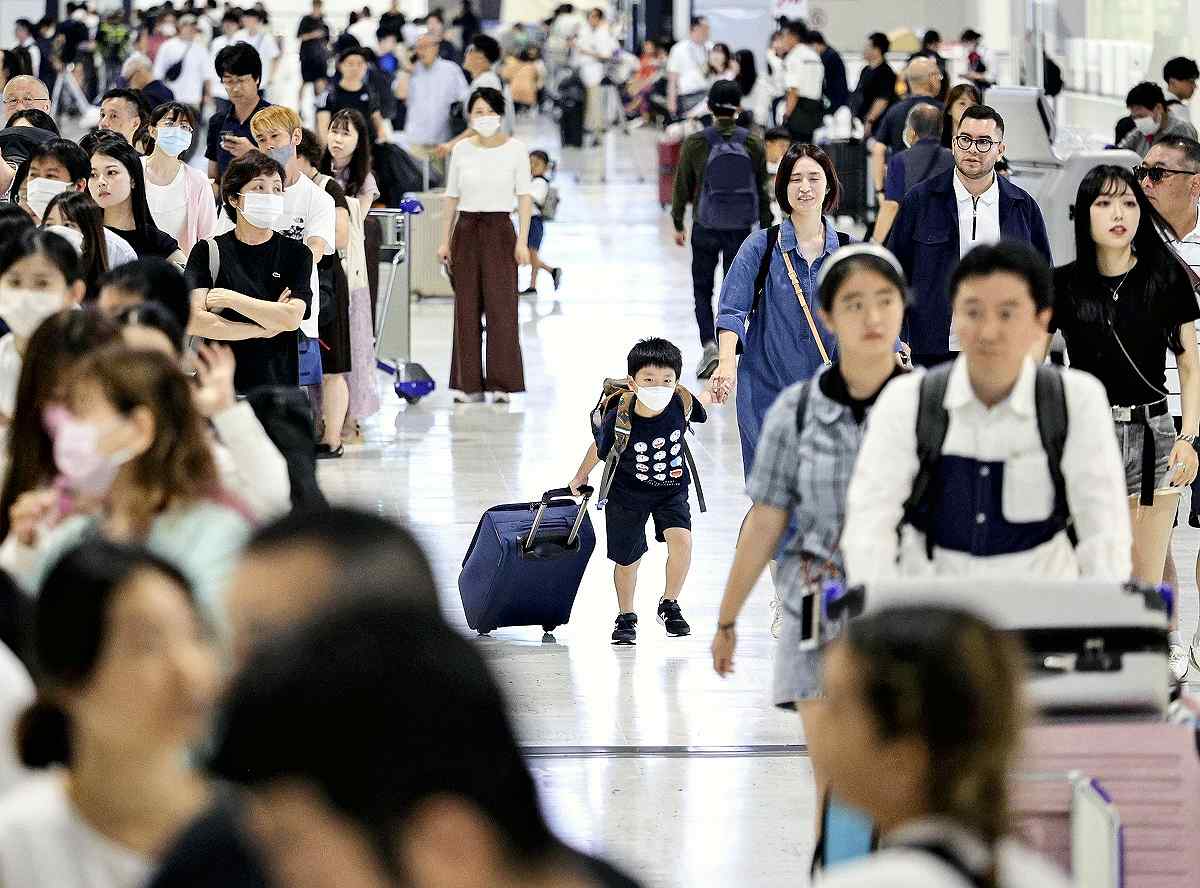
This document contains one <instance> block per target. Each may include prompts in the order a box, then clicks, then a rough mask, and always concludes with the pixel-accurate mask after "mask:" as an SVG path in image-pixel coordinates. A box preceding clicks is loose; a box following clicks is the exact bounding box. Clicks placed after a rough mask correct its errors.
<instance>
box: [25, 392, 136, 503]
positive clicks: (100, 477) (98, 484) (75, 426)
mask: <svg viewBox="0 0 1200 888" xmlns="http://www.w3.org/2000/svg"><path fill="white" fill-rule="evenodd" d="M42 421H43V423H44V424H45V426H46V431H47V432H49V433H50V437H51V438H52V439H53V440H54V465H55V467H56V468H57V469H58V472H59V476H60V477H61V479H62V480H63V481H64V482H65V484H66V486H67V487H68V488H70V489H71V490H72V491H73V492H74V493H77V494H82V495H84V496H93V497H100V496H104V495H105V494H107V493H108V491H109V490H110V489H111V488H112V485H113V482H114V481H115V480H116V479H117V473H118V472H119V471H120V470H121V466H123V465H125V463H127V462H129V461H130V460H131V459H133V458H134V457H135V456H136V455H137V454H136V453H134V452H133V451H132V450H130V449H129V448H125V449H122V450H118V451H117V452H116V453H111V454H109V453H104V452H103V451H102V450H101V449H100V436H101V434H102V433H103V430H102V429H100V428H99V427H98V426H96V425H95V424H94V423H90V422H84V421H83V420H80V419H77V418H76V417H75V416H74V415H73V414H72V413H71V412H70V411H69V410H67V409H66V408H65V407H61V406H57V405H56V406H52V407H47V408H46V411H45V414H44V416H43V419H42Z"/></svg>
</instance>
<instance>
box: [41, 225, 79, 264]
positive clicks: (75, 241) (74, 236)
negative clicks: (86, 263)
mask: <svg viewBox="0 0 1200 888" xmlns="http://www.w3.org/2000/svg"><path fill="white" fill-rule="evenodd" d="M42 230H43V231H52V232H54V233H55V234H57V235H58V236H59V237H61V238H62V239H63V240H65V241H66V242H67V243H69V244H70V245H71V246H73V247H74V248H75V252H76V253H78V254H79V255H80V257H82V256H83V234H82V233H81V232H78V231H76V230H75V229H74V228H69V227H68V226H66V225H47V226H46V227H45V228H43V229H42Z"/></svg>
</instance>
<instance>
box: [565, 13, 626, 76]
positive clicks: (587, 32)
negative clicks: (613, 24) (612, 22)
mask: <svg viewBox="0 0 1200 888" xmlns="http://www.w3.org/2000/svg"><path fill="white" fill-rule="evenodd" d="M575 45H576V48H577V49H578V50H580V54H579V77H580V79H581V80H583V85H584V86H599V85H600V81H601V80H603V79H604V60H607V59H610V58H612V55H613V53H615V52H616V51H617V48H618V45H617V41H616V40H614V39H613V36H612V31H610V30H609V29H608V25H606V24H605V23H604V22H601V23H600V26H599V27H598V28H593V27H591V26H590V25H588V26H587V27H585V28H584V29H583V31H581V32H580V34H579V39H578V41H577V42H576V44H575ZM584 50H586V51H587V52H594V53H597V54H599V55H601V56H603V58H604V60H601V59H598V58H595V57H593V56H590V55H585V54H584V53H583V51H584Z"/></svg>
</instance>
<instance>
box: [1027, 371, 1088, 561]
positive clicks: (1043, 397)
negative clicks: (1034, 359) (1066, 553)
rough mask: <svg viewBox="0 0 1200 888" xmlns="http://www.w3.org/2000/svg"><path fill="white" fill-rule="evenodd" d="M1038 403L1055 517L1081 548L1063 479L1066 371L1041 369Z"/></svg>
mask: <svg viewBox="0 0 1200 888" xmlns="http://www.w3.org/2000/svg"><path fill="white" fill-rule="evenodd" d="M1034 402H1035V407H1036V409H1037V423H1038V435H1039V436H1040V437H1041V439H1042V449H1043V450H1045V451H1046V463H1047V465H1048V466H1049V468H1050V480H1051V481H1052V482H1053V483H1054V517H1055V519H1056V520H1057V521H1060V522H1061V523H1062V525H1063V529H1064V530H1066V532H1067V538H1068V539H1069V540H1070V541H1071V545H1072V546H1077V545H1079V535H1078V534H1077V533H1076V531H1075V519H1074V518H1073V517H1072V515H1071V507H1070V503H1069V502H1068V501H1067V482H1066V479H1065V478H1064V477H1063V471H1062V458H1063V451H1064V450H1065V449H1066V445H1067V426H1068V421H1067V420H1068V417H1067V392H1066V388H1065V386H1064V384H1063V377H1062V371H1060V370H1059V369H1058V368H1057V367H1052V366H1044V365H1043V366H1040V367H1038V368H1037V377H1036V379H1035V381H1034Z"/></svg>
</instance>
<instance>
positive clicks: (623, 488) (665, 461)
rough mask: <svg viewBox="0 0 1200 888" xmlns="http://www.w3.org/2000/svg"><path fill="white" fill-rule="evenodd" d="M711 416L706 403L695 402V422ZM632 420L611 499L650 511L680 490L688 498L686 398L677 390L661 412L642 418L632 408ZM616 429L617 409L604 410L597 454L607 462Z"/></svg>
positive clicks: (689, 479)
mask: <svg viewBox="0 0 1200 888" xmlns="http://www.w3.org/2000/svg"><path fill="white" fill-rule="evenodd" d="M706 419H708V414H707V413H705V412H704V406H703V405H702V404H701V403H700V402H699V401H696V402H695V403H694V404H693V406H692V422H704V421H705V420H706ZM629 422H630V425H631V426H632V431H631V432H630V435H629V446H628V447H626V448H625V452H624V453H623V454H621V461H620V462H618V463H617V472H616V475H615V477H614V478H613V483H612V489H611V490H610V491H609V494H608V496H609V499H611V500H612V501H613V502H616V503H618V504H619V505H622V506H624V507H625V508H627V509H638V510H641V509H646V510H649V509H651V508H653V507H654V506H655V505H657V504H658V503H661V502H662V501H663V500H664V499H667V498H670V497H672V496H675V495H677V494H679V493H680V492H682V493H683V495H684V497H686V496H687V485H688V482H690V481H691V476H690V473H689V472H688V467H687V462H686V461H685V460H684V458H683V435H684V432H685V431H687V429H686V425H687V423H686V422H685V419H684V415H683V399H682V398H680V397H679V395H678V394H676V395H675V397H673V398H672V399H671V403H670V404H668V405H667V407H666V409H665V410H663V412H662V413H660V414H658V416H652V417H645V416H638V414H637V413H636V412H635V411H634V410H630V411H629ZM616 428H617V411H616V409H615V408H614V409H612V410H610V411H608V413H607V414H605V416H604V421H603V422H601V423H600V428H599V429H597V430H596V455H597V456H599V457H600V459H602V460H603V459H606V458H607V457H608V452H609V451H610V450H612V446H613V442H614V440H615V439H616Z"/></svg>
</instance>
